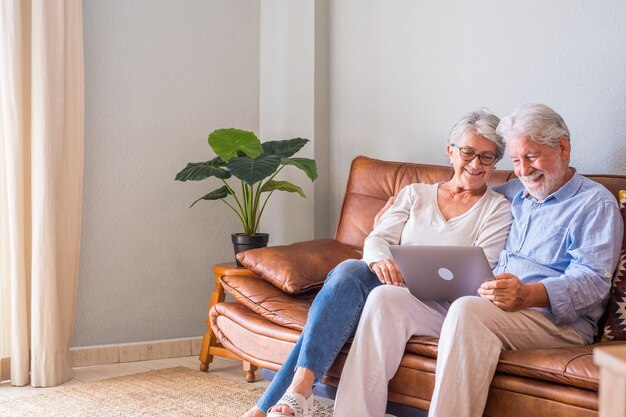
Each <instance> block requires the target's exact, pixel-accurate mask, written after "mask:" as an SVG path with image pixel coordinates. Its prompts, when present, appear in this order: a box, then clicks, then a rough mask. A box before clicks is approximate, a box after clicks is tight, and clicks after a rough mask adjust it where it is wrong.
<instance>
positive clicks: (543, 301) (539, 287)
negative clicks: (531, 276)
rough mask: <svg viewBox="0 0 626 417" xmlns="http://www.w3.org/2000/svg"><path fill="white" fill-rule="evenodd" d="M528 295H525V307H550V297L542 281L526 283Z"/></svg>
mask: <svg viewBox="0 0 626 417" xmlns="http://www.w3.org/2000/svg"><path fill="white" fill-rule="evenodd" d="M524 286H525V289H526V295H525V297H524V307H525V308H529V307H549V306H550V298H549V297H548V291H547V290H546V287H544V286H543V284H541V283H534V284H524Z"/></svg>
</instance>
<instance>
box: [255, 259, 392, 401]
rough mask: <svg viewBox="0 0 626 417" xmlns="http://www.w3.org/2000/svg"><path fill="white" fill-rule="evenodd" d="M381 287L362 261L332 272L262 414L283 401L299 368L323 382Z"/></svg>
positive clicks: (266, 397)
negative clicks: (368, 301) (372, 294)
mask: <svg viewBox="0 0 626 417" xmlns="http://www.w3.org/2000/svg"><path fill="white" fill-rule="evenodd" d="M379 285H381V282H380V281H379V280H378V277H377V276H376V274H374V273H373V272H372V271H370V269H369V267H368V266H367V264H366V263H365V262H363V261H359V260H356V259H349V260H347V261H344V262H342V263H340V264H339V265H337V266H336V267H335V269H333V270H332V271H330V273H329V274H328V278H327V279H326V282H324V286H323V287H322V289H321V290H320V292H319V293H318V294H317V296H316V297H315V300H314V301H313V304H312V305H311V308H310V309H309V314H308V316H307V322H306V325H305V326H304V329H303V330H302V334H301V335H300V338H299V339H298V342H297V343H296V345H295V346H294V348H293V350H292V351H291V353H290V354H289V356H288V357H287V360H286V361H285V363H283V365H282V366H281V368H280V370H279V371H278V372H277V373H276V376H274V379H273V380H272V383H271V384H270V385H269V386H268V387H267V390H266V391H265V393H263V395H262V396H261V398H259V400H258V401H257V407H258V408H259V409H260V410H261V411H263V412H267V410H268V409H269V408H270V407H271V406H273V405H274V404H276V403H277V402H278V400H280V397H282V395H283V394H284V393H285V391H286V390H287V388H288V387H289V384H291V380H292V379H293V376H294V374H295V371H296V369H297V368H298V367H303V368H307V369H309V370H311V371H312V372H313V373H314V374H315V376H316V377H317V379H318V380H319V379H321V378H322V376H323V375H324V373H325V372H326V371H327V370H328V369H329V368H330V366H331V365H332V364H333V362H335V359H336V358H337V355H338V354H339V350H340V349H341V348H342V347H343V345H344V344H345V343H346V340H348V339H349V338H350V337H352V336H354V332H355V330H356V327H357V325H358V323H359V318H360V317H361V311H362V310H363V305H364V304H365V299H366V298H367V296H368V295H369V293H370V291H371V290H373V289H374V288H376V287H377V286H379Z"/></svg>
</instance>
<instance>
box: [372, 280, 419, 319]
mask: <svg viewBox="0 0 626 417" xmlns="http://www.w3.org/2000/svg"><path fill="white" fill-rule="evenodd" d="M405 293H408V290H407V289H406V288H404V287H396V286H393V285H381V286H379V287H376V288H374V289H373V290H372V291H371V292H370V294H369V296H368V297H367V301H366V302H365V307H364V308H363V316H372V315H375V316H377V317H385V316H389V317H393V318H395V319H399V318H401V317H402V314H403V311H404V309H403V308H402V306H401V303H398V301H399V299H400V298H401V297H403V296H405V295H406V294H405Z"/></svg>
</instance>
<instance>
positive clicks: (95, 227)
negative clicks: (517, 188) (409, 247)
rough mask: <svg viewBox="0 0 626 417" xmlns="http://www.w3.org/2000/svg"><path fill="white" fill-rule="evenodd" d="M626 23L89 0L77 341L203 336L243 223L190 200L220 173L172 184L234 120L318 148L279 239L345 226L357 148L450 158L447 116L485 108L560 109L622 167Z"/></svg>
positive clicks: (450, 10)
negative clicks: (315, 175)
mask: <svg viewBox="0 0 626 417" xmlns="http://www.w3.org/2000/svg"><path fill="white" fill-rule="evenodd" d="M328 8H330V18H329V17H328V13H329V12H328ZM624 21H626V5H623V4H622V2H621V0H611V1H606V2H587V1H583V0H558V1H557V0H555V1H551V2H544V1H538V0H530V1H526V2H522V3H519V2H517V3H516V2H511V1H500V0H491V1H477V2H466V1H463V0H439V1H435V0H429V1H426V0H421V1H414V0H410V1H409V0H394V1H391V2H390V1H380V0H378V1H376V0H358V1H357V0H341V1H329V0H310V1H299V2H294V1H293V0H262V1H261V2H260V3H259V2H258V1H256V0H211V1H208V0H185V1H184V2H179V1H176V0H158V1H157V0H133V1H127V0H108V1H102V0H84V32H85V33H84V35H85V72H86V73H85V82H86V122H85V123H86V124H85V197H84V218H83V238H82V255H81V272H80V277H79V291H78V309H77V318H76V325H75V332H74V340H73V345H74V346H88V345H94V344H101V343H103V344H105V343H118V342H120V343H121V342H133V341H143V340H153V339H166V338H175V337H187V336H197V335H201V334H202V333H203V332H204V330H205V325H204V317H205V314H206V306H207V301H208V299H209V294H210V291H211V289H212V288H213V285H212V281H211V274H210V267H211V265H212V264H213V263H216V262H221V261H224V260H228V259H231V256H232V255H231V253H232V247H231V245H230V243H229V241H228V235H229V234H230V233H231V232H233V231H236V230H237V229H238V228H239V225H238V224H237V221H236V219H235V217H234V216H233V214H232V213H231V212H230V211H228V209H226V208H225V207H222V205H220V204H217V202H202V203H199V205H198V206H196V207H194V208H193V209H188V208H187V207H188V205H189V203H191V201H193V200H194V199H195V198H197V197H199V196H201V195H203V194H204V193H206V192H207V191H210V190H211V189H213V188H214V187H212V186H210V185H209V183H208V182H206V181H205V182H199V183H180V182H175V181H174V180H173V178H174V176H175V174H176V172H178V171H179V170H180V169H181V168H182V167H183V166H184V165H185V164H186V162H188V161H202V160H206V159H207V158H208V157H209V148H208V145H207V143H206V136H207V134H208V132H210V131H212V130H213V129H216V128H219V127H226V126H236V127H242V128H246V129H251V130H255V131H259V130H260V131H261V132H260V133H261V137H262V138H263V139H264V140H269V139H286V138H290V137H294V136H304V137H308V138H309V139H312V140H313V141H312V143H310V144H308V145H307V148H305V149H306V150H305V152H303V153H302V156H309V157H310V156H314V157H315V158H316V160H317V162H318V165H319V166H320V180H318V182H316V183H315V185H314V186H312V185H311V184H310V183H308V179H306V177H305V176H304V175H302V174H301V173H299V172H298V171H297V170H293V173H294V174H293V176H292V177H290V179H291V180H293V182H295V183H297V184H299V185H303V186H305V191H306V192H307V199H300V197H298V196H296V195H287V194H285V195H282V196H277V197H278V198H275V201H273V202H272V203H271V206H268V212H269V213H271V214H270V215H269V217H268V215H267V214H266V217H265V218H264V220H263V222H262V227H263V228H264V229H266V231H269V232H270V233H271V234H272V235H273V238H272V239H271V242H270V243H271V244H280V243H287V242H291V241H294V240H300V239H309V238H312V237H313V236H315V237H324V236H325V235H326V236H328V235H332V234H333V233H334V230H335V228H336V224H337V218H338V214H339V210H340V206H341V200H342V198H343V193H344V188H345V182H346V178H347V174H348V170H349V164H350V161H351V160H352V158H354V156H356V155H358V154H365V155H370V156H374V157H378V158H382V159H391V160H402V161H416V162H424V163H438V164H445V163H446V159H445V157H444V153H443V147H444V142H445V140H446V137H447V135H448V131H449V129H450V127H451V125H452V124H453V123H454V121H455V120H456V119H457V118H458V117H459V116H460V115H461V114H462V113H464V112H466V111H468V110H471V109H474V108H476V107H479V106H486V107H489V108H490V109H492V110H493V111H494V112H496V113H497V114H500V115H504V114H506V113H509V112H510V111H511V110H512V109H513V108H514V107H516V106H518V105H520V104H522V103H526V102H543V103H546V104H548V105H550V106H552V107H553V108H555V109H556V110H557V111H559V112H560V113H561V114H562V115H563V116H564V117H565V119H566V121H567V122H568V124H569V126H570V129H571V131H572V144H573V155H572V163H573V165H574V166H576V167H577V168H578V169H579V170H580V171H581V172H583V173H592V172H608V173H621V174H624V173H626V162H625V161H624V160H625V158H624V155H626V141H624V132H625V131H626V129H625V127H626V126H625V124H626V118H625V117H623V115H624V114H626V100H625V97H626V71H624V68H626V30H624V29H623V22H624ZM329 32H330V41H329V38H328V33H329ZM328 42H330V46H328V45H327V44H328ZM328 48H329V49H330V57H328V56H327V53H328ZM260 55H261V57H260ZM328 60H330V62H328ZM329 91H330V93H329ZM329 120H330V122H329ZM329 124H330V127H329ZM298 156H300V155H298ZM500 167H501V168H510V164H509V163H508V162H506V163H501V164H500ZM307 183H308V184H307ZM212 185H214V184H213V183H212ZM327 190H330V191H327ZM329 213H330V214H329Z"/></svg>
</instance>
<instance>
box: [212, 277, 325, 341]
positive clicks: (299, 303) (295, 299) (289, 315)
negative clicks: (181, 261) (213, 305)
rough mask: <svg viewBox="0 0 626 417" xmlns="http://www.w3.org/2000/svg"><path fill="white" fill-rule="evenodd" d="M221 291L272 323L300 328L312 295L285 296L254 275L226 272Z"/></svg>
mask: <svg viewBox="0 0 626 417" xmlns="http://www.w3.org/2000/svg"><path fill="white" fill-rule="evenodd" d="M221 282H222V285H223V286H224V290H225V291H226V292H227V293H229V294H230V295H232V296H233V298H235V300H237V301H239V302H240V303H241V304H243V305H244V306H246V307H248V308H249V309H250V310H252V311H254V312H255V313H257V314H259V315H261V316H263V317H264V318H266V319H267V320H269V321H271V322H272V323H275V324H278V325H280V326H285V327H287V328H289V329H292V330H297V331H302V329H303V328H304V323H305V322H306V317H307V312H308V311H309V307H311V303H313V299H314V298H315V294H313V293H309V294H303V295H297V296H296V295H288V294H285V293H284V292H283V291H281V290H279V289H278V288H276V287H274V286H273V285H270V284H268V283H267V282H266V281H263V280H262V279H259V278H257V277H246V276H242V275H228V276H223V277H222V278H221Z"/></svg>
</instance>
